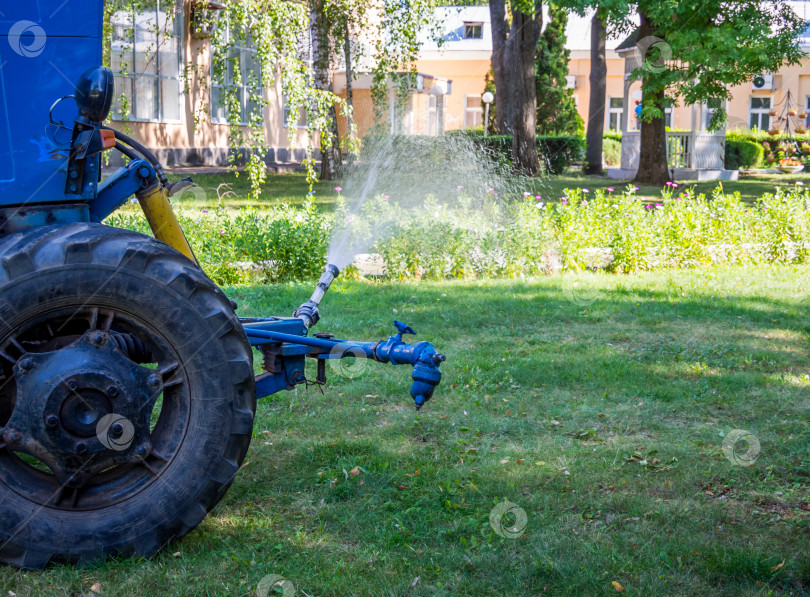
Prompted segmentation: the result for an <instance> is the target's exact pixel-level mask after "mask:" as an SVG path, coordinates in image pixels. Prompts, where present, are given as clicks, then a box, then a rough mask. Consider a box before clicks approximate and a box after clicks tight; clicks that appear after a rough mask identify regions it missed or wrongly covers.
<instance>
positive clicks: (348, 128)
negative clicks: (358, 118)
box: [343, 18, 354, 136]
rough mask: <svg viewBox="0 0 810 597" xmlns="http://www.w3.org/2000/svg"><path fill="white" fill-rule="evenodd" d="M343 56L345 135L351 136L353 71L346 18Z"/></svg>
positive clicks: (347, 20) (350, 43)
mask: <svg viewBox="0 0 810 597" xmlns="http://www.w3.org/2000/svg"><path fill="white" fill-rule="evenodd" d="M343 36H344V38H345V39H344V45H343V55H344V57H345V59H346V104H347V105H348V106H349V112H348V113H347V114H346V135H347V136H348V135H351V134H352V133H351V131H352V123H353V122H352V113H353V112H354V90H353V88H352V83H353V79H354V70H353V69H352V42H351V38H350V37H349V19H348V18H347V19H346V20H345V21H344V23H343Z"/></svg>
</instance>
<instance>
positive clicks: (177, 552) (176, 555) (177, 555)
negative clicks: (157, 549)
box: [172, 551, 183, 558]
mask: <svg viewBox="0 0 810 597" xmlns="http://www.w3.org/2000/svg"><path fill="white" fill-rule="evenodd" d="M181 555H183V554H181V553H180V552H179V551H176V552H174V553H173V554H172V556H173V557H175V558H179V557H180V556H181Z"/></svg>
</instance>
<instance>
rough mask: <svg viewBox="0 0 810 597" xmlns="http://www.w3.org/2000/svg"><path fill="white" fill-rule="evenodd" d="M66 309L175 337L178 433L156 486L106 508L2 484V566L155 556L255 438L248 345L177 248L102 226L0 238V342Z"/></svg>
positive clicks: (219, 295) (207, 501)
mask: <svg viewBox="0 0 810 597" xmlns="http://www.w3.org/2000/svg"><path fill="white" fill-rule="evenodd" d="M73 304H76V305H87V304H94V305H95V304H98V305H101V306H102V307H108V308H111V309H112V308H120V309H126V310H127V312H129V313H133V314H135V315H137V316H138V317H140V318H142V319H144V320H148V321H149V322H150V325H152V326H154V328H155V329H158V330H160V332H161V333H162V335H163V336H164V337H165V338H167V339H168V341H169V342H171V343H172V346H173V349H174V350H176V353H177V354H178V355H179V356H180V360H181V361H182V364H183V366H184V368H185V371H186V375H187V378H188V391H187V394H188V396H189V397H190V401H189V405H190V406H189V412H188V421H187V426H186V429H187V431H186V432H185V434H184V437H183V438H182V444H180V445H179V447H178V448H177V452H176V455H175V457H174V458H173V459H172V461H171V462H170V463H168V464H166V466H165V468H164V469H163V470H162V471H161V473H160V475H159V476H158V477H157V478H156V479H155V481H154V482H151V483H149V484H147V485H145V486H144V487H143V489H142V490H140V491H139V492H138V493H137V494H135V495H133V496H132V497H130V498H128V499H126V500H125V501H123V502H118V503H114V504H113V505H110V506H107V507H101V508H98V509H94V510H84V511H72V510H66V509H59V508H52V507H49V506H47V505H45V506H43V505H42V504H38V503H35V502H34V501H32V500H30V499H26V497H25V496H24V493H25V492H24V491H21V490H20V488H19V487H17V488H13V487H9V486H8V485H7V484H4V483H0V561H2V562H4V563H7V564H11V565H14V566H18V567H23V568H41V567H43V566H45V565H47V564H48V563H50V562H74V563H79V564H87V563H91V562H96V561H99V560H100V559H103V558H106V557H108V556H110V555H113V554H118V555H130V554H138V555H141V556H150V555H152V554H154V553H156V552H157V551H158V550H159V549H161V548H162V547H163V546H164V545H166V544H167V543H168V542H170V541H172V540H175V539H178V538H180V537H182V536H183V535H184V534H186V533H187V532H188V531H190V530H191V529H193V528H194V527H195V526H197V525H198V524H199V523H200V522H201V521H202V519H203V518H204V517H205V515H206V514H207V513H208V512H209V511H210V510H211V509H212V508H213V507H214V506H215V505H216V504H217V502H218V501H219V500H220V499H221V498H222V497H223V495H224V494H225V492H226V490H227V489H228V487H229V486H230V484H231V483H232V481H233V480H234V477H235V475H236V473H237V471H238V470H239V467H240V465H241V463H242V461H243V459H244V457H245V454H246V452H247V449H248V446H249V443H250V438H251V435H252V428H253V417H254V413H255V409H256V392H255V385H254V380H253V364H252V361H253V358H252V352H251V348H250V345H249V343H248V341H247V338H246V336H245V333H244V330H243V329H242V327H241V325H240V324H239V321H238V319H237V317H236V315H235V314H234V312H233V309H232V306H231V303H230V301H229V300H228V299H227V297H226V296H225V295H224V293H223V292H222V291H221V290H220V289H219V288H217V286H216V285H215V284H214V283H213V282H212V281H211V280H210V279H209V278H208V277H207V276H206V275H205V274H204V273H203V272H202V271H201V270H200V269H199V268H198V267H197V266H196V265H195V264H193V263H191V262H190V261H189V260H188V259H186V258H185V257H184V256H182V255H181V254H180V253H178V252H176V251H174V250H173V249H171V248H169V247H168V246H166V245H165V244H163V243H161V242H159V241H157V240H155V239H153V238H151V237H147V236H144V235H141V234H137V233H134V232H130V231H125V230H120V229H116V228H111V227H108V226H103V225H101V224H87V223H81V224H71V225H64V226H47V227H42V228H36V229H31V230H28V231H24V232H20V233H17V234H13V235H10V236H8V237H4V238H2V239H0V338H2V337H4V336H6V335H8V334H10V333H11V332H12V331H13V329H14V328H15V326H20V325H23V322H24V321H26V319H28V318H30V317H32V316H35V315H36V314H37V313H41V312H42V310H43V309H49V308H53V307H54V306H65V305H68V306H69V305H73Z"/></svg>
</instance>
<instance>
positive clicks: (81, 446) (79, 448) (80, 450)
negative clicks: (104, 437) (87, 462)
mask: <svg viewBox="0 0 810 597" xmlns="http://www.w3.org/2000/svg"><path fill="white" fill-rule="evenodd" d="M76 454H87V444H86V443H84V442H76Z"/></svg>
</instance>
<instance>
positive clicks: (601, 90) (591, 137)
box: [585, 10, 607, 174]
mask: <svg viewBox="0 0 810 597" xmlns="http://www.w3.org/2000/svg"><path fill="white" fill-rule="evenodd" d="M605 37H606V31H605V22H604V20H602V18H601V17H600V15H599V11H598V10H597V11H596V12H595V13H594V15H593V19H591V73H590V75H589V77H588V81H589V82H590V86H591V95H590V97H589V98H588V132H587V134H586V138H585V142H586V150H585V174H602V139H603V137H604V134H605V101H606V99H607V98H606V97H605V95H606V87H607V63H606V62H605Z"/></svg>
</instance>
